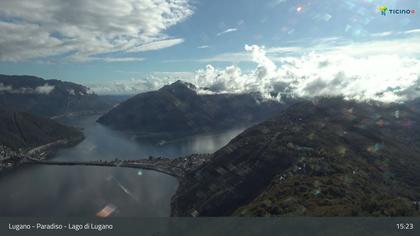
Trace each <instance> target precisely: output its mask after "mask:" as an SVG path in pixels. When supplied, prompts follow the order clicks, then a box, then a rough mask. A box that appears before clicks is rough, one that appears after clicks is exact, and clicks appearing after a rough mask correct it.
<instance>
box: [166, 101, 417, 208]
mask: <svg viewBox="0 0 420 236" xmlns="http://www.w3.org/2000/svg"><path fill="white" fill-rule="evenodd" d="M419 183H420V116H419V113H418V112H417V110H416V106H406V105H389V104H388V105H386V104H375V103H358V102H354V101H345V100H342V99H338V98H328V99H327V98H325V99H318V100H314V101H307V102H300V103H297V104H294V105H293V106H290V107H289V108H287V109H286V110H284V111H283V112H282V113H280V114H279V115H277V116H275V117H274V118H272V119H269V120H267V121H265V122H263V123H261V124H258V125H255V126H253V127H251V128H249V129H247V130H246V131H244V132H243V133H242V134H240V135H239V136H237V137H236V138H234V139H233V140H232V141H231V142H230V143H229V144H227V145H226V146H225V147H223V148H221V149H220V150H219V151H217V152H216V153H214V154H213V157H212V158H211V159H210V160H209V161H208V162H207V163H206V164H204V165H203V166H202V167H200V168H199V169H197V170H194V171H192V172H190V173H189V174H188V175H187V177H186V178H185V179H184V180H183V181H182V182H181V183H180V186H179V188H178V190H177V193H176V194H175V196H174V197H173V199H172V215H174V216H231V215H234V216H278V215H293V216H417V215H419V213H420V212H419V204H420V185H419Z"/></svg>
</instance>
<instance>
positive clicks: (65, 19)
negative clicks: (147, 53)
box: [0, 0, 193, 61]
mask: <svg viewBox="0 0 420 236" xmlns="http://www.w3.org/2000/svg"><path fill="white" fill-rule="evenodd" d="M192 13H193V12H192V8H191V6H190V4H189V3H188V0H91V1H82V0H73V1H67V0H20V1H0V35H2V36H1V37H0V52H1V53H0V60H1V61H23V60H28V59H34V58H44V57H49V56H55V55H60V54H65V55H67V56H68V55H70V56H72V55H75V56H74V57H73V58H74V59H81V60H89V59H86V58H89V57H96V58H102V57H98V54H104V53H112V52H128V51H130V50H131V51H142V50H141V49H142V48H143V49H147V50H158V49H161V48H165V47H169V46H173V45H176V44H178V43H181V42H182V39H170V37H169V36H168V35H166V34H165V33H164V32H165V30H166V29H168V28H169V27H171V26H173V25H175V24H178V23H179V22H182V21H183V20H185V19H186V18H188V17H189V16H190V15H191V14H192ZM143 51H144V50H143ZM70 58H71V57H70ZM83 58H84V59H83Z"/></svg>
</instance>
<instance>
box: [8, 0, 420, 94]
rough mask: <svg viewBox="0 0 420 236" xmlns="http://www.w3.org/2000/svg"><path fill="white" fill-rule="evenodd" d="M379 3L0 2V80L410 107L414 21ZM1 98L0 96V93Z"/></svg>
mask: <svg viewBox="0 0 420 236" xmlns="http://www.w3.org/2000/svg"><path fill="white" fill-rule="evenodd" d="M384 4H386V5H387V6H388V8H390V9H415V10H417V11H418V10H419V9H420V2H416V1H405V0H404V1H403V0H388V1H373V0H345V1H334V2H328V3H327V2H325V1H321V0H301V1H299V0H296V1H295V0H269V1H265V2H264V3H261V1H257V0H240V1H221V0H216V1H209V0H206V1H189V0H105V1H104V0H102V1H99V0H92V1H81V0H80V1H71V4H70V3H69V1H65V0H31V1H30V0H22V1H11V0H10V1H9V0H3V1H1V2H0V34H1V35H2V36H1V37H0V52H1V53H0V73H2V74H28V75H35V76H40V77H43V78H45V79H60V80H66V81H73V82H77V83H81V84H84V85H87V86H89V87H91V88H92V89H93V90H94V91H95V92H96V93H98V94H135V93H139V92H143V91H148V90H153V89H156V88H159V87H161V86H162V85H165V84H168V83H171V82H174V81H176V80H178V79H181V80H185V81H190V82H192V83H194V84H196V85H198V86H200V87H207V88H208V89H209V90H207V91H206V92H209V91H210V92H215V93H224V92H235V93H240V92H261V93H262V94H263V95H264V96H266V98H269V99H278V100H281V98H282V95H283V94H284V93H291V94H293V95H295V96H302V97H306V96H309V97H310V96H316V95H343V96H345V97H347V98H354V99H361V100H363V99H375V100H379V101H385V102H389V101H405V100H409V99H413V98H416V97H418V96H419V89H420V87H419V85H420V44H419V43H418V42H419V41H420V16H419V14H418V13H416V14H411V15H387V16H382V15H381V14H380V12H379V11H378V7H379V6H381V5H384ZM0 88H1V87H0Z"/></svg>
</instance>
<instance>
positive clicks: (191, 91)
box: [98, 81, 285, 134]
mask: <svg viewBox="0 0 420 236" xmlns="http://www.w3.org/2000/svg"><path fill="white" fill-rule="evenodd" d="M284 106H285V105H284V104H281V103H278V102H275V101H264V100H263V99H262V98H261V97H260V96H259V95H258V94H209V95H201V94H197V91H196V87H195V86H194V85H193V84H190V83H186V82H182V81H177V82H175V83H173V84H170V85H167V86H164V87H162V88H161V89H159V90H157V91H152V92H147V93H142V94H138V95H136V96H134V97H132V98H130V99H128V100H127V101H125V102H122V103H121V104H119V105H118V106H116V107H114V108H113V109H112V110H111V111H109V112H108V113H107V114H105V115H103V116H102V117H100V118H99V119H98V122H99V123H101V124H104V125H106V126H110V127H112V128H114V129H118V130H123V131H130V132H133V133H141V134H144V133H161V134H175V133H176V134H194V133H200V132H210V131H216V130H222V129H228V128H232V127H235V126H241V125H244V124H247V125H249V124H253V123H256V122H259V121H262V120H264V119H267V118H268V117H270V116H271V115H272V114H274V113H276V112H279V111H281V110H282V109H283V108H284Z"/></svg>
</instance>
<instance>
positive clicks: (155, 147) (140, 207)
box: [0, 116, 243, 217]
mask: <svg viewBox="0 0 420 236" xmlns="http://www.w3.org/2000/svg"><path fill="white" fill-rule="evenodd" d="M96 118H97V117H96V116H88V117H79V118H72V119H70V120H66V121H65V122H66V123H68V124H71V125H74V126H78V127H82V128H83V129H84V130H83V132H84V133H85V136H86V139H85V140H84V141H83V142H82V143H80V144H79V145H77V146H75V147H72V148H68V149H63V150H60V151H59V152H58V153H57V155H56V156H55V158H54V160H99V159H100V160H112V159H115V158H118V159H127V160H129V159H142V158H147V157H148V156H149V155H152V156H163V157H178V156H183V155H188V154H192V153H212V152H214V151H215V150H217V149H219V148H220V147H222V146H224V145H225V144H226V143H228V142H229V141H230V140H231V139H232V138H233V137H235V136H236V135H237V134H239V133H240V132H241V131H242V130H243V129H234V130H229V131H227V132H224V133H218V134H211V135H210V134H206V135H196V136H193V137H187V138H183V139H178V140H176V141H172V142H159V143H147V142H138V141H134V140H133V139H132V138H131V137H130V136H128V135H125V134H122V133H120V132H117V131H113V130H110V129H108V128H106V127H104V126H102V125H100V124H98V123H96V122H95V120H96ZM177 186H178V182H177V180H176V179H175V178H173V177H171V176H168V175H165V174H162V173H158V172H154V171H146V170H137V169H130V168H110V167H88V166H30V167H24V168H21V169H18V170H17V171H13V172H12V173H8V174H6V175H3V176H1V178H0V216H43V217H51V216H95V215H96V214H97V213H98V212H100V211H101V210H103V209H104V208H105V207H107V208H105V209H106V210H104V211H102V213H104V212H113V213H112V216H135V217H142V216H147V217H156V216H158V217H160V216H169V215H170V199H171V197H172V195H173V194H174V193H175V191H176V188H177Z"/></svg>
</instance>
